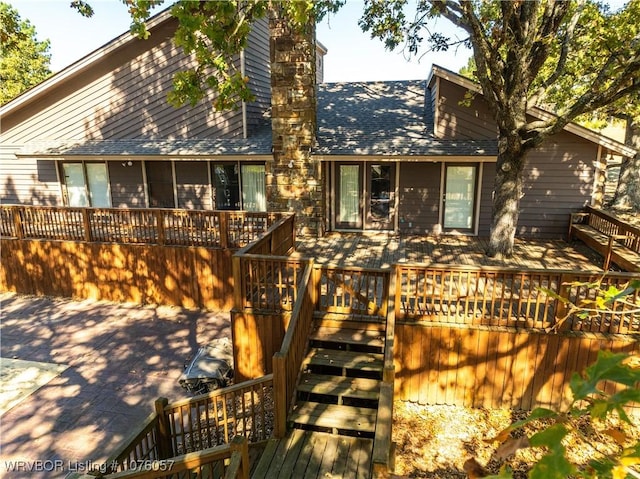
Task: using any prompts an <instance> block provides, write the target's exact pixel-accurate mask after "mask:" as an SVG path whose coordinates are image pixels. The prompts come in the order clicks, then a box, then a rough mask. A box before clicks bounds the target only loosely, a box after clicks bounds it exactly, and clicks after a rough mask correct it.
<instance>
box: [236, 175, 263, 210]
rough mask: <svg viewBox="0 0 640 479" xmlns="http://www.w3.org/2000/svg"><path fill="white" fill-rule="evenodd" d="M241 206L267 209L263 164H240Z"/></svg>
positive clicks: (252, 208)
mask: <svg viewBox="0 0 640 479" xmlns="http://www.w3.org/2000/svg"><path fill="white" fill-rule="evenodd" d="M241 171H242V175H241V176H242V208H243V209H244V210H246V211H267V194H266V190H265V171H264V165H242V170H241Z"/></svg>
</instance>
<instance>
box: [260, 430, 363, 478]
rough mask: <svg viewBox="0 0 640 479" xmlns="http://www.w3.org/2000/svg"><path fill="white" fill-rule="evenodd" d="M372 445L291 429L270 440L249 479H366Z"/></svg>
mask: <svg viewBox="0 0 640 479" xmlns="http://www.w3.org/2000/svg"><path fill="white" fill-rule="evenodd" d="M372 450H373V441H372V440H371V439H363V438H357V437H347V436H337V435H333V434H328V433H324V432H313V431H303V430H301V429H293V430H291V431H289V433H288V434H287V436H285V437H284V438H282V439H280V440H277V439H272V440H270V441H269V443H268V444H267V447H266V448H265V451H264V453H263V454H262V458H261V459H260V462H259V463H258V465H257V466H256V467H255V469H254V470H253V472H252V474H251V477H252V479H267V478H268V479H290V478H292V477H294V478H296V479H316V478H317V479H327V478H333V479H339V478H349V479H368V478H369V477H370V474H371V454H372Z"/></svg>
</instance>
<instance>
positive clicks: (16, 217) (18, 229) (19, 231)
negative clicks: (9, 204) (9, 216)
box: [12, 206, 24, 239]
mask: <svg viewBox="0 0 640 479" xmlns="http://www.w3.org/2000/svg"><path fill="white" fill-rule="evenodd" d="M12 210H13V224H14V228H15V233H16V238H18V239H24V229H23V228H22V215H21V214H20V207H18V206H16V207H14V208H12Z"/></svg>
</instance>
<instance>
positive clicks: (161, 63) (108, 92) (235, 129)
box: [3, 22, 242, 145]
mask: <svg viewBox="0 0 640 479" xmlns="http://www.w3.org/2000/svg"><path fill="white" fill-rule="evenodd" d="M169 23H170V22H169ZM172 31H173V27H171V25H168V24H163V25H162V26H161V27H160V28H159V29H158V30H157V31H154V32H152V35H151V37H150V38H149V40H147V41H142V40H136V41H134V42H132V43H129V44H127V45H126V46H124V47H123V48H122V49H121V50H119V51H118V53H117V54H114V55H112V56H110V57H107V58H105V59H104V60H102V61H100V62H98V63H96V64H94V65H92V66H91V68H89V69H87V70H86V71H85V72H83V73H81V74H79V75H77V76H75V77H74V78H72V79H69V80H68V81H65V82H63V83H62V84H60V85H58V86H56V87H54V88H52V89H50V90H48V91H47V93H46V95H41V97H39V98H38V99H37V101H34V102H32V103H31V104H30V105H28V106H26V107H24V108H21V109H19V110H17V111H16V112H15V113H14V114H9V115H7V116H5V117H4V118H3V130H4V131H3V136H4V139H3V142H4V143H7V144H16V145H21V144H24V143H27V142H30V141H34V140H68V139H75V140H79V141H82V140H99V139H125V138H126V139H135V138H141V139H144V138H169V137H173V138H207V137H212V136H213V137H220V136H239V135H241V134H242V115H241V113H240V112H239V111H234V112H228V113H218V112H215V111H214V109H213V106H212V105H211V102H210V101H202V102H201V103H200V104H198V105H197V106H196V107H193V108H191V107H189V106H186V107H182V108H174V107H172V106H170V105H169V104H168V103H167V101H166V95H167V93H168V92H169V91H170V89H171V81H172V77H173V74H174V73H175V72H176V71H179V70H181V69H184V68H188V67H191V66H193V65H194V64H195V63H194V61H193V60H191V59H190V58H187V57H185V56H184V54H183V53H182V51H181V50H180V49H178V48H176V47H175V46H174V45H173V43H172V41H171V40H170V38H169V36H170V35H171V34H172Z"/></svg>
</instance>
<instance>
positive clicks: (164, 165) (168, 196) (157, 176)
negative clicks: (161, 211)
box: [145, 161, 176, 208]
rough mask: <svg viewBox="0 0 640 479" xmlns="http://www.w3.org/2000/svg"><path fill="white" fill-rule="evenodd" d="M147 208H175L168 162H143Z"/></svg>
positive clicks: (171, 176)
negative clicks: (146, 187)
mask: <svg viewBox="0 0 640 479" xmlns="http://www.w3.org/2000/svg"><path fill="white" fill-rule="evenodd" d="M145 166H146V172H147V185H148V188H149V206H150V207H151V208H175V206H176V202H175V197H174V194H173V171H172V167H171V162H170V161H145Z"/></svg>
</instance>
